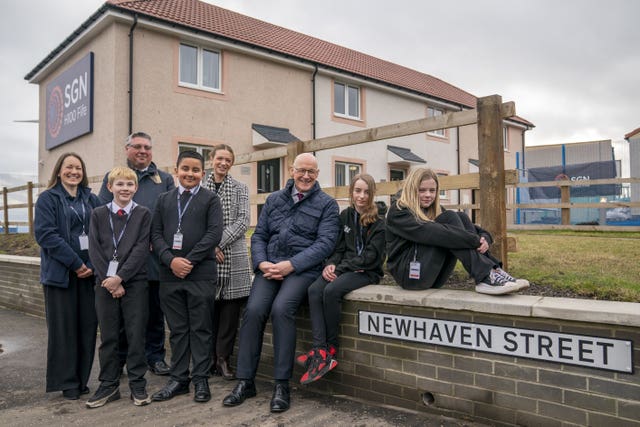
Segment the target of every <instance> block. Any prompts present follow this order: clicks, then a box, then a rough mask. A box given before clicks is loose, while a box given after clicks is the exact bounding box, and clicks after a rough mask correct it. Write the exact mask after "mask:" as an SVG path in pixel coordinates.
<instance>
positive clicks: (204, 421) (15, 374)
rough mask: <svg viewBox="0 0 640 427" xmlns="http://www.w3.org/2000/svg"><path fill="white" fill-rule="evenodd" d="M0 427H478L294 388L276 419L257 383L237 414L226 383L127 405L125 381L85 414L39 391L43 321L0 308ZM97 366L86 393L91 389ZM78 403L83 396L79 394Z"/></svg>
mask: <svg viewBox="0 0 640 427" xmlns="http://www.w3.org/2000/svg"><path fill="white" fill-rule="evenodd" d="M0 346H1V347H0V349H1V350H2V353H0V425H2V426H45V425H46V426H62V425H65V426H73V425H82V426H86V425H93V426H103V425H109V426H118V425H123V426H125V425H126V426H136V427H141V426H193V425H216V426H254V425H255V426H302V425H305V426H306V425H309V426H442V427H461V426H480V425H479V424H474V423H469V422H464V421H461V420H455V419H451V418H445V417H441V416H435V415H434V416H429V415H425V414H417V413H411V412H406V411H398V410H394V409H391V408H382V407H377V406H371V405H365V404H362V403H358V402H354V401H352V400H347V399H342V398H339V397H334V396H325V395H320V394H316V393H313V392H310V391H307V390H305V389H304V388H302V387H295V388H294V390H293V391H292V407H291V409H290V410H289V411H287V412H285V413H282V414H277V415H276V414H271V413H270V412H269V400H270V398H271V387H270V384H269V383H268V382H267V381H259V382H258V383H257V385H258V396H257V397H255V398H252V399H248V400H247V401H245V403H244V404H243V405H242V406H240V407H237V408H225V407H223V406H222V404H221V401H222V398H223V397H224V396H225V395H226V394H227V393H228V392H229V391H230V389H231V388H232V386H233V384H234V383H233V382H227V381H224V380H222V379H221V378H220V377H215V378H212V379H211V380H210V384H211V391H212V397H213V398H212V400H211V402H209V403H206V404H198V403H195V402H193V399H192V395H184V396H178V397H176V398H174V399H172V400H170V401H168V402H162V403H152V404H151V405H149V406H145V407H135V406H133V404H132V403H131V401H130V400H129V391H128V388H127V387H126V378H123V380H124V381H123V384H122V385H121V387H120V390H121V393H122V399H120V400H119V401H116V402H113V403H109V404H108V405H106V406H104V407H102V408H97V409H91V410H89V409H87V408H86V407H85V404H84V402H85V401H84V400H82V399H81V400H77V401H68V400H65V399H63V398H62V396H61V393H48V394H47V393H44V391H43V390H44V377H45V359H46V350H47V340H46V323H45V321H44V319H41V318H38V317H33V316H28V315H25V314H23V313H20V312H17V311H13V310H8V309H4V308H1V307H0ZM97 377H98V360H97V352H96V361H95V363H94V369H93V374H92V376H91V380H90V382H89V387H90V388H91V390H92V391H94V390H95V389H96V387H97ZM147 380H148V382H149V386H148V389H149V390H150V391H154V390H158V389H159V388H161V387H162V385H164V383H165V381H166V377H158V376H155V375H153V374H151V373H148V374H147ZM83 397H84V396H83Z"/></svg>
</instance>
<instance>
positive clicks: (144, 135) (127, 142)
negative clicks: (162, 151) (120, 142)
mask: <svg viewBox="0 0 640 427" xmlns="http://www.w3.org/2000/svg"><path fill="white" fill-rule="evenodd" d="M133 138H144V139H146V140H147V141H149V144H151V143H152V142H151V136H150V135H149V134H148V133H144V132H134V133H132V134H131V135H129V136H128V137H127V139H125V140H124V145H125V147H127V146H129V145H130V144H131V140H132V139H133Z"/></svg>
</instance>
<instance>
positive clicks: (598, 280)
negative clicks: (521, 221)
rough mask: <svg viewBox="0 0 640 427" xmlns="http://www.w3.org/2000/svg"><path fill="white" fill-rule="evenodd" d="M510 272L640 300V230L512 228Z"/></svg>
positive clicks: (537, 280)
mask: <svg viewBox="0 0 640 427" xmlns="http://www.w3.org/2000/svg"><path fill="white" fill-rule="evenodd" d="M509 234H512V235H514V236H515V237H516V239H517V240H518V252H511V253H509V272H510V273H512V274H513V275H514V276H516V277H523V278H526V279H529V281H531V282H532V283H536V284H541V285H545V286H553V287H557V288H563V287H565V288H568V289H571V290H572V291H573V292H576V293H578V294H581V295H588V296H592V297H594V298H597V299H607V300H616V301H632V302H640V233H637V232H581V231H563V230H554V231H544V232H541V231H517V232H510V233H509Z"/></svg>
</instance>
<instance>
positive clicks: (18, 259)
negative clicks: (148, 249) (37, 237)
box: [0, 254, 40, 265]
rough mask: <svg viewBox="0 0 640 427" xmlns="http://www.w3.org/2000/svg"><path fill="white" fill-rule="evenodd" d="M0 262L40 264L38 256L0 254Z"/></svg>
mask: <svg viewBox="0 0 640 427" xmlns="http://www.w3.org/2000/svg"><path fill="white" fill-rule="evenodd" d="M0 262H13V263H16V264H29V265H40V257H33V256H20V255H3V254H0Z"/></svg>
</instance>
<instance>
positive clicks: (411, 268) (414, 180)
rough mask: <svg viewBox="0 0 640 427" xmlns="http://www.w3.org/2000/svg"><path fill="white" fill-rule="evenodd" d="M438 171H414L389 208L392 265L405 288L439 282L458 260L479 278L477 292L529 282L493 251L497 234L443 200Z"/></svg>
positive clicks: (508, 290) (389, 264)
mask: <svg viewBox="0 0 640 427" xmlns="http://www.w3.org/2000/svg"><path fill="white" fill-rule="evenodd" d="M439 194H440V188H439V184H438V175H437V174H436V173H435V172H434V171H432V170H431V169H427V168H418V169H414V170H413V171H411V173H410V174H409V176H408V177H407V179H406V181H405V184H404V188H403V190H402V194H401V196H400V198H399V199H398V200H397V202H396V203H393V204H392V206H391V208H390V209H389V213H388V214H387V228H386V240H387V252H388V255H389V258H388V259H387V268H388V269H389V272H390V273H391V275H392V276H393V277H394V278H395V280H396V282H398V284H399V285H400V286H401V287H403V288H404V289H429V288H439V287H441V286H443V285H444V284H445V282H446V281H447V279H448V278H449V276H451V273H452V272H453V269H454V267H455V265H456V262H457V260H460V262H461V263H462V265H463V266H464V268H465V270H467V272H468V273H469V275H470V276H471V277H473V278H474V279H475V281H476V292H479V293H483V294H489V295H502V294H508V293H512V292H517V291H519V290H521V289H524V288H526V287H528V286H529V282H528V281H526V280H523V279H514V278H513V277H512V276H511V275H509V274H508V273H507V272H506V271H504V270H503V269H502V268H501V263H500V261H499V260H497V259H496V258H494V257H493V256H492V255H491V254H490V253H489V245H490V244H491V243H492V238H491V235H490V234H489V233H488V232H487V231H486V230H483V229H482V228H480V227H478V226H477V225H474V224H473V223H472V222H471V220H470V219H469V217H468V216H467V215H465V214H464V213H463V212H455V211H447V210H445V209H444V208H442V207H441V206H440V198H439Z"/></svg>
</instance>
